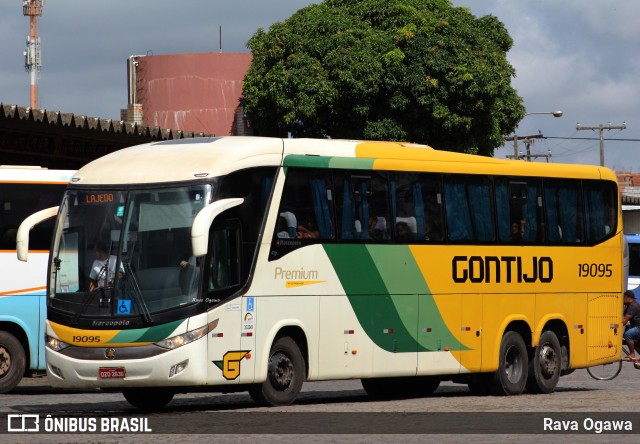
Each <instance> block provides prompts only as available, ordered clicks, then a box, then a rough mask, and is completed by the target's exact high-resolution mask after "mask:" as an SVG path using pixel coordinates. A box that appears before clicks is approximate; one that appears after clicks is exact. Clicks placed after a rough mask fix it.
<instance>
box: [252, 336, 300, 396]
mask: <svg viewBox="0 0 640 444" xmlns="http://www.w3.org/2000/svg"><path fill="white" fill-rule="evenodd" d="M304 379H305V363H304V358H303V357H302V353H301V352H300V348H299V347H298V344H296V342H295V341H294V340H293V339H291V338H290V337H288V336H283V337H280V338H278V339H276V341H275V342H274V343H273V345H272V346H271V351H270V353H269V363H268V368H267V380H266V381H264V382H263V383H262V384H256V385H255V386H253V387H251V388H250V389H249V394H250V395H251V398H252V399H253V400H254V401H255V402H256V403H257V404H259V405H262V406H265V407H274V406H280V405H290V404H292V403H293V402H294V401H295V400H296V398H297V397H298V395H299V394H300V390H301V389H302V383H303V382H304Z"/></svg>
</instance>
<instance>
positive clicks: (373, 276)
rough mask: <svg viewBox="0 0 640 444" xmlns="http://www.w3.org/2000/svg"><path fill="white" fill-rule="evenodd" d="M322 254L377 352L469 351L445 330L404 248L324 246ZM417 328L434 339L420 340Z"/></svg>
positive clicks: (435, 306)
mask: <svg viewBox="0 0 640 444" xmlns="http://www.w3.org/2000/svg"><path fill="white" fill-rule="evenodd" d="M324 249H325V251H326V252H327V255H328V257H329V260H330V261H331V263H332V264H333V266H334V269H335V271H336V274H337V275H338V278H339V279H340V283H341V284H342V287H343V288H344V290H345V292H346V294H347V297H348V299H349V302H350V304H351V306H352V307H353V310H354V312H355V314H356V317H357V318H358V321H359V322H360V324H361V325H362V327H363V328H364V329H365V332H366V334H367V335H368V336H369V337H370V338H371V340H372V341H373V342H374V343H375V344H376V345H377V346H378V347H380V348H382V349H384V350H386V351H390V352H396V353H402V352H416V351H432V350H438V349H439V348H440V345H441V344H447V346H448V347H449V349H450V350H466V349H467V347H465V346H464V345H462V344H461V343H460V342H459V341H458V340H457V339H456V338H455V336H454V335H453V334H452V333H451V332H450V331H449V329H448V328H447V326H446V324H445V322H444V320H443V319H442V316H441V315H440V312H439V310H438V307H437V305H436V303H435V301H434V299H433V296H432V295H431V292H430V291H429V287H428V286H427V283H426V282H425V281H424V278H423V276H422V272H421V271H420V269H419V267H418V265H417V264H416V262H415V260H414V258H413V255H412V254H411V250H410V249H409V248H408V247H407V246H403V245H336V244H325V245H324ZM419 324H420V325H425V326H429V328H431V329H432V333H433V334H430V335H428V336H425V335H422V334H419V333H418V330H419V329H418V327H419ZM416 335H419V338H420V339H419V340H418V337H417V336H416Z"/></svg>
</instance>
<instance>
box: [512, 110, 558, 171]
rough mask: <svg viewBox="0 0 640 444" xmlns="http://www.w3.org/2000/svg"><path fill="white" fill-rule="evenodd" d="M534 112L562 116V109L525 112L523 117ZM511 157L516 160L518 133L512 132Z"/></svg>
mask: <svg viewBox="0 0 640 444" xmlns="http://www.w3.org/2000/svg"><path fill="white" fill-rule="evenodd" d="M534 114H551V115H552V116H553V117H562V111H559V110H558V111H546V112H536V113H526V114H525V115H524V117H527V116H531V115H534ZM513 158H514V159H515V160H518V158H519V156H518V134H516V132H515V131H514V132H513Z"/></svg>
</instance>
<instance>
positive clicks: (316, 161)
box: [282, 154, 331, 168]
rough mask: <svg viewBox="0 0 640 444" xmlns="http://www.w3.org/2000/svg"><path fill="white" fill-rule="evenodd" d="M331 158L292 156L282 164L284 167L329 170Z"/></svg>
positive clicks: (286, 158)
mask: <svg viewBox="0 0 640 444" xmlns="http://www.w3.org/2000/svg"><path fill="white" fill-rule="evenodd" d="M330 161H331V157H327V156H302V155H299V154H290V155H288V156H286V157H285V158H284V160H283V162H282V165H283V166H284V167H306V168H329V163H330Z"/></svg>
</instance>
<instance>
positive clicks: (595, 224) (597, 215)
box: [582, 181, 617, 244]
mask: <svg viewBox="0 0 640 444" xmlns="http://www.w3.org/2000/svg"><path fill="white" fill-rule="evenodd" d="M582 189H583V196H584V206H585V214H586V215H587V217H586V220H585V223H586V230H585V231H586V234H587V239H586V240H587V241H588V242H589V243H592V244H595V243H597V242H599V241H601V240H603V239H605V238H607V237H609V236H610V235H611V234H613V233H614V232H615V228H616V213H615V210H614V208H615V206H616V205H617V201H616V198H617V190H616V187H615V184H613V183H608V182H604V183H603V182H600V181H592V182H585V183H584V184H583V187H582Z"/></svg>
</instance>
